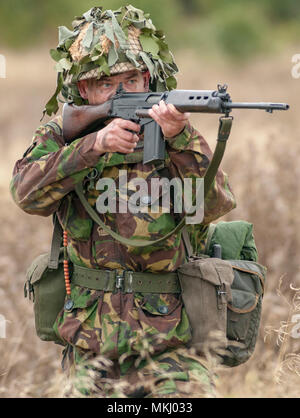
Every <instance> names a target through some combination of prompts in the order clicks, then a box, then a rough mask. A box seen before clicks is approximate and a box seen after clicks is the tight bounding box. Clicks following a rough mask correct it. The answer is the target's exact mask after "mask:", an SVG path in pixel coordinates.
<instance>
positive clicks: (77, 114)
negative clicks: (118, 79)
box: [63, 100, 111, 143]
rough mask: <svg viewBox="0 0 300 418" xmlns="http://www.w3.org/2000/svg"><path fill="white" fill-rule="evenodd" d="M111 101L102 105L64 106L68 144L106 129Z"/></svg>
mask: <svg viewBox="0 0 300 418" xmlns="http://www.w3.org/2000/svg"><path fill="white" fill-rule="evenodd" d="M110 112H111V100H109V101H107V102H105V103H103V104H101V105H95V106H92V105H83V106H77V105H75V104H67V103H65V104H64V106H63V137H64V139H65V141H66V142H67V143H69V142H72V141H74V140H75V139H77V138H81V137H83V136H85V135H88V134H90V133H92V132H96V131H98V130H100V129H102V128H104V122H105V121H106V120H108V119H109V115H110Z"/></svg>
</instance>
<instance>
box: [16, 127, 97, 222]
mask: <svg viewBox="0 0 300 418" xmlns="http://www.w3.org/2000/svg"><path fill="white" fill-rule="evenodd" d="M94 141H95V137H92V136H88V137H83V138H79V139H77V140H75V141H74V142H72V143H71V144H70V145H65V143H64V140H63V138H62V136H61V135H59V134H58V133H56V132H55V130H54V129H53V128H52V127H51V126H47V125H43V126H41V127H39V128H38V129H37V131H36V132H35V135H34V136H33V139H32V143H31V146H30V147H29V148H28V150H27V151H26V152H25V153H24V155H23V158H21V159H20V160H18V161H17V162H16V164H15V166H14V170H13V177H12V180H11V183H10V191H11V194H12V196H13V199H14V201H15V202H16V204H17V205H18V206H19V207H20V208H21V209H22V210H24V211H25V212H27V213H29V214H34V215H41V216H49V215H51V214H52V213H53V212H55V211H56V210H57V208H58V206H59V204H60V201H61V199H62V198H63V197H64V196H65V195H66V194H68V193H69V192H70V191H72V190H73V189H74V187H75V185H76V184H77V183H79V182H81V181H82V180H83V179H84V177H85V176H86V175H87V174H88V173H89V171H90V169H91V168H92V167H95V166H97V168H98V170H99V171H102V169H103V166H104V158H105V156H100V157H99V156H97V155H95V154H94V153H93V145H94Z"/></svg>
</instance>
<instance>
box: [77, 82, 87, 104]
mask: <svg viewBox="0 0 300 418" xmlns="http://www.w3.org/2000/svg"><path fill="white" fill-rule="evenodd" d="M77 88H78V91H79V94H80V96H81V97H82V98H83V99H85V100H86V99H88V82H87V80H80V81H77Z"/></svg>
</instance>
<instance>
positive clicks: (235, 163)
mask: <svg viewBox="0 0 300 418" xmlns="http://www.w3.org/2000/svg"><path fill="white" fill-rule="evenodd" d="M299 52H300V51H299V50H297V49H296V47H294V48H293V47H291V48H290V50H288V51H285V52H284V53H281V54H280V55H279V54H278V55H276V56H273V57H268V56H265V57H260V58H257V59H255V60H253V61H251V62H249V63H248V64H247V65H234V66H233V65H229V64H228V63H224V62H222V61H220V60H216V59H215V58H214V59H211V60H210V59H208V58H207V57H205V58H202V57H201V56H200V57H195V56H194V55H193V54H192V53H186V54H184V55H183V54H181V55H179V56H178V57H177V61H178V64H179V68H180V69H181V73H180V75H179V77H178V81H179V83H178V88H186V89H213V88H215V87H216V85H217V83H225V82H226V83H227V84H228V85H229V92H230V93H231V95H232V98H233V99H234V100H236V101H238V100H239V101H282V102H287V103H289V104H290V106H291V109H290V110H289V111H288V112H282V113H280V112H277V113H274V114H272V115H271V114H268V113H265V112H262V111H257V110H256V111H255V110H254V111H250V110H249V111H248V110H244V111H242V110H240V111H235V112H234V123H233V129H232V134H231V137H230V140H229V143H228V147H227V151H226V155H225V158H224V162H223V168H224V170H225V171H226V172H227V173H228V174H229V176H230V179H231V185H232V187H233V189H234V192H235V195H236V198H237V202H238V207H237V208H236V209H235V210H234V211H232V213H230V214H229V215H228V216H227V217H226V218H225V220H237V219H244V220H247V221H249V222H252V223H253V224H254V231H255V237H256V242H257V246H258V249H259V254H260V260H259V261H260V262H261V263H262V264H264V265H266V266H267V267H268V277H267V286H266V293H265V297H264V305H263V315H262V323H261V330H260V335H259V340H258V343H257V346H256V350H255V353H254V355H253V357H252V358H251V360H249V362H248V363H246V364H245V365H242V366H240V367H237V368H233V369H227V370H224V369H221V370H219V373H218V374H219V377H218V380H217V391H218V396H219V397H221V398H223V397H229V398H242V397H246V398H256V397H267V398H274V397H282V398H289V397H298V396H299V395H300V375H299V371H300V368H299V364H300V338H299V339H297V338H295V337H293V336H290V331H291V329H292V327H293V326H294V325H295V324H291V323H290V322H291V321H292V320H293V315H294V314H295V313H297V312H298V313H300V312H299V310H300V307H299V297H300V295H299V291H297V288H300V270H299V264H300V263H299V258H298V256H299V255H298V254H299V252H300V234H299V233H300V218H299V212H300V199H299V178H300V164H299V157H300V142H299V137H300V135H299V134H300V123H299V116H300V113H299V110H300V106H299V92H300V79H298V80H297V79H294V78H293V77H292V76H291V68H292V63H291V57H292V55H293V54H296V53H299ZM1 53H3V54H4V55H5V56H6V62H7V69H6V73H7V78H6V79H0V94H1V96H0V98H1V100H0V147H1V148H0V196H1V203H0V222H1V240H0V314H1V315H2V316H4V317H5V319H6V338H1V339H0V397H2V398H11V397H16V398H23V397H34V398H40V397H57V396H60V395H61V393H62V387H61V385H62V380H61V378H62V373H61V371H60V357H61V347H59V346H56V345H54V344H52V343H45V342H41V341H40V340H39V339H38V338H37V337H36V335H35V332H34V322H33V311H32V303H31V302H29V301H28V300H27V299H24V297H23V285H24V280H25V271H26V269H27V267H28V266H29V264H30V262H31V261H32V259H33V258H34V257H36V256H37V255H39V254H40V253H42V252H46V251H48V249H49V246H50V240H51V232H52V231H51V219H47V218H40V217H37V216H29V215H26V214H25V213H23V212H22V211H21V210H20V209H18V208H17V207H16V206H15V204H14V203H13V201H12V199H11V197H10V194H9V190H8V186H9V181H10V179H11V173H12V169H13V165H14V163H15V161H16V160H17V159H19V158H21V156H22V155H23V152H24V151H25V149H26V148H27V146H28V144H29V142H30V140H31V136H32V133H33V131H34V130H35V128H36V127H37V126H38V125H39V123H40V118H41V114H42V109H43V106H44V104H45V102H46V101H47V100H48V98H49V97H50V94H52V91H54V87H55V73H54V70H53V64H52V62H51V60H50V58H49V57H48V52H47V48H45V49H44V50H43V51H41V50H36V51H28V52H25V53H22V54H20V53H17V52H10V51H4V52H3V51H2V52H1ZM191 120H192V123H193V124H194V126H195V127H197V128H198V129H199V131H200V132H201V133H202V134H203V136H204V137H205V138H206V139H207V141H208V142H209V144H210V145H211V147H212V148H213V147H214V145H215V137H216V133H217V121H218V116H216V115H193V116H192V118H191Z"/></svg>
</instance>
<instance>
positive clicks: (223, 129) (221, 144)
mask: <svg viewBox="0 0 300 418" xmlns="http://www.w3.org/2000/svg"><path fill="white" fill-rule="evenodd" d="M232 120H233V118H232V117H230V116H223V117H220V119H219V130H218V139H217V145H216V148H215V151H214V154H213V157H212V159H211V162H210V165H209V167H208V169H207V171H206V173H205V175H204V198H205V197H206V196H207V193H208V191H209V189H210V187H211V185H212V183H213V181H214V179H215V176H216V174H217V171H218V168H219V165H220V163H221V161H222V158H223V155H224V152H225V148H226V143H227V139H228V137H229V134H230V130H231V125H232ZM75 192H76V194H77V195H78V197H79V199H80V201H81V203H82V205H83V207H84V208H85V210H86V211H87V213H88V214H89V215H90V217H91V218H92V220H93V221H94V222H96V223H97V224H98V225H99V226H100V227H101V228H102V229H103V230H104V231H105V232H107V233H108V234H109V235H111V236H112V237H113V238H114V239H115V240H117V241H119V242H121V244H124V245H128V246H131V247H148V246H151V245H157V244H159V243H161V242H163V241H165V240H166V239H168V238H169V237H170V236H172V235H174V234H176V233H178V232H179V231H180V230H181V229H182V228H183V227H184V226H185V221H186V215H185V216H184V217H183V218H182V219H181V221H180V222H179V223H178V225H177V226H176V227H175V228H173V229H172V230H171V231H170V232H168V233H167V234H166V235H164V236H163V237H161V238H159V239H157V240H154V241H150V240H142V239H132V238H131V239H129V238H125V237H122V236H121V235H119V234H118V233H116V232H114V231H113V230H112V229H111V228H109V227H108V226H107V225H105V224H104V222H102V221H101V219H100V217H99V216H98V214H97V212H96V211H95V210H94V209H93V208H92V207H91V206H90V204H89V203H88V201H87V199H86V198H85V196H84V190H83V185H82V184H81V183H79V184H77V185H76V187H75ZM194 213H195V212H194ZM189 216H192V214H189ZM184 235H185V238H186V236H188V234H187V233H185V234H184ZM187 245H188V246H189V248H188V252H190V251H191V246H190V245H189V244H187Z"/></svg>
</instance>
